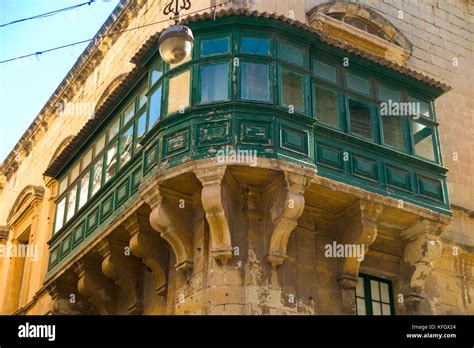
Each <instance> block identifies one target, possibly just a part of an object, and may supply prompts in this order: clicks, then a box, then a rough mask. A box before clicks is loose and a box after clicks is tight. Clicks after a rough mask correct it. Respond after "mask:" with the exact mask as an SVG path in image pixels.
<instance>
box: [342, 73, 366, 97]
mask: <svg viewBox="0 0 474 348" xmlns="http://www.w3.org/2000/svg"><path fill="white" fill-rule="evenodd" d="M346 78H347V87H349V88H351V89H353V90H355V91H358V92H360V93H364V94H370V89H369V80H367V79H364V78H362V77H359V76H356V75H353V74H351V73H346Z"/></svg>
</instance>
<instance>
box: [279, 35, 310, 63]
mask: <svg viewBox="0 0 474 348" xmlns="http://www.w3.org/2000/svg"><path fill="white" fill-rule="evenodd" d="M279 56H280V58H281V59H283V60H286V61H288V62H291V63H293V64H296V65H301V66H303V65H304V63H305V59H304V58H305V50H303V49H302V48H300V47H298V46H295V45H293V44H290V43H289V42H286V41H280V45H279Z"/></svg>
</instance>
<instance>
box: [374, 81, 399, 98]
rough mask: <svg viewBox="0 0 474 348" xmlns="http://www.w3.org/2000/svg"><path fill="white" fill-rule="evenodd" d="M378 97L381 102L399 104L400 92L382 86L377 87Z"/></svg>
mask: <svg viewBox="0 0 474 348" xmlns="http://www.w3.org/2000/svg"><path fill="white" fill-rule="evenodd" d="M378 95H379V99H380V100H383V101H389V100H391V101H392V102H399V101H400V92H398V91H395V90H394V89H391V88H388V87H385V86H384V85H381V84H379V85H378Z"/></svg>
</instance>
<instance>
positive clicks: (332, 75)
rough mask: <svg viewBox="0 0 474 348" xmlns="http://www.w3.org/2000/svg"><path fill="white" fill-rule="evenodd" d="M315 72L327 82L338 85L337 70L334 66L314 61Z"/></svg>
mask: <svg viewBox="0 0 474 348" xmlns="http://www.w3.org/2000/svg"><path fill="white" fill-rule="evenodd" d="M313 72H314V73H315V74H316V75H317V76H319V77H321V78H323V79H325V80H328V81H331V82H334V83H337V69H336V68H335V67H334V66H332V65H329V64H326V63H323V62H320V61H317V60H314V61H313Z"/></svg>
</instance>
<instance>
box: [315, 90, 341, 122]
mask: <svg viewBox="0 0 474 348" xmlns="http://www.w3.org/2000/svg"><path fill="white" fill-rule="evenodd" d="M315 94H316V96H315V103H316V118H317V119H318V121H320V122H323V123H326V124H328V125H330V126H333V127H336V128H339V121H338V118H337V93H336V92H333V91H329V90H327V89H324V88H321V87H316V88H315Z"/></svg>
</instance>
